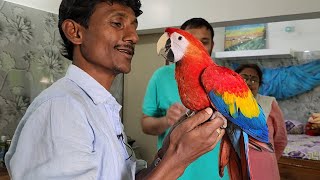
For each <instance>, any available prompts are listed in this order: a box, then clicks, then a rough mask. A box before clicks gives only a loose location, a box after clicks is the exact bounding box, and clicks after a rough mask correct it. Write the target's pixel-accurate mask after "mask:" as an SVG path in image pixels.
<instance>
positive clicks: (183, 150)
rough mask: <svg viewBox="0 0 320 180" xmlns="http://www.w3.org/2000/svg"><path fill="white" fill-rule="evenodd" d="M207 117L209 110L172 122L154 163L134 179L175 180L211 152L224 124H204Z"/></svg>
mask: <svg viewBox="0 0 320 180" xmlns="http://www.w3.org/2000/svg"><path fill="white" fill-rule="evenodd" d="M211 115H212V109H210V108H207V109H205V110H202V111H200V112H198V113H197V114H196V115H194V116H192V117H191V118H188V119H186V120H182V121H179V122H178V123H176V124H175V125H174V126H173V128H172V130H171V132H170V134H169V135H168V136H167V137H166V139H165V140H164V144H163V147H162V148H161V149H160V150H159V151H158V154H157V156H156V158H155V161H154V162H153V163H152V165H151V166H150V167H148V168H147V169H144V170H142V171H140V172H139V173H138V174H137V175H136V179H177V178H178V177H179V176H181V175H182V174H183V172H184V170H185V169H186V168H187V166H188V165H189V164H190V163H191V162H193V161H194V160H196V159H197V158H198V157H200V156H201V155H203V154H204V153H206V152H208V151H210V150H212V149H213V148H214V147H215V146H216V144H217V142H218V141H219V140H220V139H221V138H222V136H223V135H224V133H225V131H224V130H221V129H220V130H217V129H219V128H220V127H221V126H222V125H223V123H224V121H223V119H222V118H221V117H219V116H217V117H215V118H213V119H212V120H210V121H207V120H208V119H209V118H210V117H211ZM158 157H159V158H158ZM159 159H161V161H160V162H159ZM156 162H158V163H156Z"/></svg>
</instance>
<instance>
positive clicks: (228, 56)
mask: <svg viewBox="0 0 320 180" xmlns="http://www.w3.org/2000/svg"><path fill="white" fill-rule="evenodd" d="M212 57H213V59H217V60H249V59H279V58H281V59H287V58H292V55H291V51H290V49H288V50H283V49H259V50H243V51H224V52H214V53H213V56H212Z"/></svg>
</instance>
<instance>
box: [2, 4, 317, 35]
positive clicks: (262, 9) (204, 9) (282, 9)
mask: <svg viewBox="0 0 320 180" xmlns="http://www.w3.org/2000/svg"><path fill="white" fill-rule="evenodd" d="M7 1H9V2H13V3H17V4H21V5H24V6H28V7H33V8H36V9H41V10H44V11H48V12H53V13H56V14H57V13H58V9H59V5H60V2H61V0H7ZM141 2H142V10H143V11H144V13H143V14H142V15H141V17H140V18H139V28H138V29H139V30H143V33H152V32H159V29H162V28H163V27H168V26H180V25H181V23H182V22H183V21H185V20H186V19H189V18H191V17H203V18H205V19H207V20H208V21H209V22H210V23H214V24H215V23H216V24H219V23H220V24H219V26H220V27H222V26H225V25H226V23H227V24H228V22H229V23H230V22H231V24H232V23H239V22H241V21H247V20H248V19H249V20H250V19H251V20H255V21H260V22H261V21H262V20H264V19H267V20H268V21H279V19H281V20H282V21H283V20H284V19H286V18H287V19H292V18H295V19H301V18H302V17H300V16H299V15H301V16H307V15H310V14H308V13H314V12H316V14H312V16H318V17H320V1H319V0H308V1H302V0H280V1H279V0H241V1H238V0H223V1H221V0H198V1H194V0H141ZM291 15H294V16H291ZM266 17H268V18H266ZM283 18H284V19H283ZM247 22H251V21H247ZM155 29H158V30H156V31H155ZM160 31H161V30H160Z"/></svg>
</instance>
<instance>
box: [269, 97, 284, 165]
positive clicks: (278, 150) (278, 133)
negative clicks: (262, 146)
mask: <svg viewBox="0 0 320 180" xmlns="http://www.w3.org/2000/svg"><path fill="white" fill-rule="evenodd" d="M269 117H270V118H273V119H272V120H273V126H274V134H273V141H274V149H275V154H276V157H277V159H278V160H279V159H280V157H281V155H282V153H283V151H284V149H285V147H286V145H287V141H288V140H287V130H286V126H285V122H284V117H283V114H282V111H281V109H280V107H279V105H278V103H277V101H276V100H274V101H273V102H272V107H271V111H270V115H269Z"/></svg>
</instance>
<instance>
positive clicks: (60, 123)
mask: <svg viewBox="0 0 320 180" xmlns="http://www.w3.org/2000/svg"><path fill="white" fill-rule="evenodd" d="M66 99H68V98H66V97H61V98H55V99H52V100H48V101H46V102H45V103H43V104H41V105H40V106H39V107H34V106H33V107H32V108H36V110H35V111H34V112H33V113H30V114H28V113H27V114H26V116H25V117H24V118H23V119H22V121H24V122H25V124H24V123H21V124H19V127H18V129H19V130H17V132H16V133H17V134H16V135H15V136H16V138H14V139H13V142H12V147H10V150H9V152H8V153H7V157H6V163H7V164H8V165H9V167H10V168H9V169H10V175H11V178H12V179H17V180H20V179H66V178H67V179H79V180H82V179H83V180H84V179H90V178H93V177H94V178H96V174H97V173H96V171H97V169H98V166H99V161H98V160H97V156H96V153H94V152H93V147H92V143H93V142H94V134H93V132H92V129H91V127H90V125H89V124H88V122H87V120H86V114H85V112H84V111H82V110H83V109H82V107H81V105H79V104H78V103H76V102H75V101H72V100H66ZM26 118H28V119H27V120H26ZM20 126H21V127H23V128H20Z"/></svg>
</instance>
